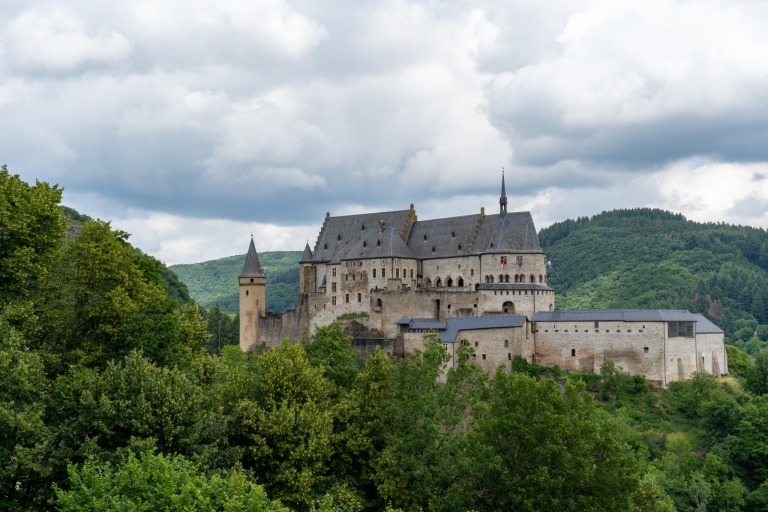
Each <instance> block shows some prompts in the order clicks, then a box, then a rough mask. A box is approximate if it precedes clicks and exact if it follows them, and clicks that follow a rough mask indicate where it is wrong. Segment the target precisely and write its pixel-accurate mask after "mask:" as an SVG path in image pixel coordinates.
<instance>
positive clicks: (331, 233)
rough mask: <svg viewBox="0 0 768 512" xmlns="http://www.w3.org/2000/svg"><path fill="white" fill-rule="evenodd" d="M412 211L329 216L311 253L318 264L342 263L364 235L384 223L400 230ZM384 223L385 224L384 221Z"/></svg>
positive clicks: (397, 230)
mask: <svg viewBox="0 0 768 512" xmlns="http://www.w3.org/2000/svg"><path fill="white" fill-rule="evenodd" d="M409 212H410V210H398V211H392V212H375V213H361V214H357V215H342V216H339V217H330V216H329V217H327V218H326V220H325V224H323V227H322V230H321V232H320V237H319V238H318V240H317V244H316V246H315V252H314V254H313V255H312V261H313V262H315V263H339V262H341V259H342V257H344V256H345V255H347V254H348V253H350V250H351V249H352V248H353V247H354V246H355V245H357V243H358V242H360V241H361V240H362V239H363V237H365V236H366V235H367V234H370V231H371V230H373V231H374V233H375V232H377V231H379V230H380V229H381V226H382V225H383V226H384V229H388V228H393V229H394V230H395V232H397V233H399V232H400V231H401V230H402V229H403V228H404V227H405V223H406V221H407V220H408V214H409ZM382 223H383V224H382Z"/></svg>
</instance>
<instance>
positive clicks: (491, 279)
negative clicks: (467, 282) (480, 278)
mask: <svg viewBox="0 0 768 512" xmlns="http://www.w3.org/2000/svg"><path fill="white" fill-rule="evenodd" d="M488 282H489V283H491V284H493V276H488Z"/></svg>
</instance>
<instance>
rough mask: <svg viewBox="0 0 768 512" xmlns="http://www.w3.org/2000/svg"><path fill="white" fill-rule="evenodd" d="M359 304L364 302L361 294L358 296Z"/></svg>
mask: <svg viewBox="0 0 768 512" xmlns="http://www.w3.org/2000/svg"><path fill="white" fill-rule="evenodd" d="M357 302H363V295H362V294H361V293H358V294H357Z"/></svg>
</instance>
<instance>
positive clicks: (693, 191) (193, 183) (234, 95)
mask: <svg viewBox="0 0 768 512" xmlns="http://www.w3.org/2000/svg"><path fill="white" fill-rule="evenodd" d="M766 11H768V5H765V4H764V3H762V2H758V1H757V0H744V1H742V2H739V3H737V4H729V3H723V2H720V1H716V0H703V1H701V2H673V1H670V0H649V1H648V2H643V3H641V4H636V3H634V4H633V3H619V2H606V1H603V0H590V1H587V2H574V1H570V0H558V1H555V2H551V3H549V4H548V5H547V9H542V8H541V6H539V5H536V4H532V3H530V2H525V1H522V0H511V1H510V0H507V1H504V2H502V1H500V0H462V1H460V2H448V3H445V2H443V3H434V2H424V1H420V0H384V1H376V2H373V1H370V0H363V1H360V2H354V3H349V2H336V1H330V2H323V3H318V2H306V1H303V0H301V1H296V2H288V1H287V0H265V1H263V2H250V1H247V0H234V1H231V2H214V1H212V0H191V1H185V2H181V1H180V0H169V1H167V2H156V1H152V0H137V1H132V2H128V1H125V0H116V1H114V2H110V3H108V4H103V5H102V4H94V3H93V2H86V1H84V0H67V1H66V2H65V3H64V4H62V3H61V2H58V1H55V0H31V1H21V0H7V2H4V3H3V6H2V7H0V27H3V28H0V116H2V118H3V121H4V122H3V123H0V154H2V155H3V158H4V162H3V163H7V164H8V165H9V167H10V168H11V170H13V171H14V172H21V173H22V174H23V175H24V176H25V178H27V179H29V180H30V181H33V180H34V179H36V178H39V179H42V180H46V181H50V182H55V183H60V184H61V185H62V186H64V187H65V189H66V191H67V192H66V194H65V198H66V199H67V200H69V198H73V201H74V200H75V199H76V200H77V201H80V199H79V198H84V197H88V198H90V200H88V201H82V202H79V203H78V204H79V205H81V206H83V207H84V208H85V211H84V213H90V214H92V215H95V214H97V213H96V212H98V215H103V216H105V217H107V218H120V219H121V222H123V221H124V222H126V223H130V221H131V217H132V216H135V217H136V218H138V219H142V221H141V223H140V224H139V223H135V224H129V225H130V226H133V227H135V228H136V229H128V231H135V232H136V233H135V235H134V237H135V238H134V239H135V240H138V239H139V237H140V236H141V235H140V234H139V233H138V230H139V229H145V228H146V229H148V230H150V231H151V232H154V233H156V235H153V236H155V238H152V237H148V238H147V240H146V243H147V244H149V246H151V247H155V248H157V250H158V251H162V254H173V255H174V256H172V257H169V258H171V259H175V258H182V259H183V258H184V257H189V258H192V259H196V256H195V254H196V251H198V248H199V247H202V246H205V247H216V246H222V247H223V246H225V245H226V243H225V242H223V241H222V240H223V237H224V236H225V232H227V231H228V230H231V231H230V232H228V235H229V234H232V235H233V234H234V233H235V231H236V230H237V229H243V228H244V229H246V231H248V230H249V228H248V226H250V225H251V223H256V224H258V225H263V226H274V229H275V230H281V229H282V230H283V231H284V232H286V233H293V235H295V234H296V233H298V231H295V230H294V227H295V226H305V225H307V224H308V223H312V222H315V221H317V220H321V219H322V217H323V216H324V214H325V212H326V211H330V212H332V213H333V214H340V213H351V212H357V211H371V210H391V209H403V208H407V207H408V205H409V204H410V203H415V205H416V208H417V211H418V212H419V216H420V218H434V217H439V216H450V215H456V214H466V213H473V212H476V211H478V210H479V208H480V207H481V206H485V207H486V209H487V210H488V211H496V210H495V209H496V208H497V207H498V206H497V205H498V202H497V201H498V195H497V194H498V186H499V178H500V173H499V171H500V170H501V168H502V167H504V168H505V169H506V170H507V174H506V176H507V185H508V190H509V191H510V195H511V199H512V200H513V201H514V204H516V205H517V207H516V208H515V209H518V210H519V209H524V208H531V209H532V211H533V212H534V217H535V219H536V222H537V224H540V225H546V224H547V223H550V222H554V221H557V220H562V219H563V218H566V217H568V216H578V215H592V214H594V213H597V212H599V211H602V210H605V209H610V208H617V207H634V206H648V205H650V206H661V207H668V208H669V209H675V210H678V211H682V212H683V213H684V214H686V215H689V216H691V217H692V218H697V219H698V218H701V219H706V220H720V219H722V220H726V219H731V218H742V219H743V220H742V222H750V223H755V225H768V221H767V220H766V218H765V216H760V215H759V211H757V207H759V205H760V204H762V203H761V201H763V200H764V194H763V190H762V188H764V187H762V183H763V182H762V181H760V176H765V175H768V172H767V171H766V169H765V164H764V162H766V161H768V155H766V151H768V150H766V148H768V121H766V118H765V116H764V115H763V112H764V111H765V109H766V104H768V87H767V86H768V84H767V83H766V81H767V79H766V77H767V76H768V51H766V50H768V34H766V33H765V31H764V30H763V27H762V24H761V20H763V19H765V17H766V14H768V12H766ZM746 173H749V174H746ZM718 174H719V176H718V177H717V178H716V177H715V176H716V175H718ZM701 176H707V177H708V179H709V180H715V181H714V182H716V183H719V187H715V188H717V189H719V190H720V191H722V190H727V191H728V193H727V194H725V193H722V194H721V197H717V196H714V195H713V194H714V193H715V190H714V189H713V187H712V186H711V183H712V182H711V181H707V180H702V179H701V178H700V177H701ZM736 182H738V183H739V185H738V186H735V185H732V183H736ZM740 187H742V188H740ZM745 190H746V191H749V193H745V192H744V191H745ZM739 193H740V194H741V195H740V196H739V195H738V194H739ZM749 194H754V199H750V198H749V197H748V196H749ZM739 201H741V202H742V203H743V204H742V203H739ZM750 201H751V202H750ZM73 206H74V205H73ZM89 208H93V211H91V212H89V211H88V209H89ZM110 212H113V213H111V214H110ZM128 212H131V213H128ZM164 216H167V217H164ZM717 216H720V217H717ZM168 218H172V219H181V220H179V223H176V224H174V223H169V221H168V220H167V219H168ZM186 219H195V220H193V221H192V220H190V221H189V222H187V221H186ZM208 220H210V221H211V222H219V223H227V224H226V226H228V227H226V228H221V227H219V228H211V229H207V228H205V229H204V228H203V226H205V225H206V224H205V222H207V221H208ZM137 222H138V221H137ZM155 222H156V223H158V225H161V226H165V225H168V226H175V227H173V229H171V228H168V230H166V231H163V232H162V233H161V232H160V231H156V230H155V229H154V228H153V227H152V226H153V223H155ZM211 225H214V224H211ZM216 225H217V226H223V225H224V224H216ZM174 230H175V231H174ZM201 233H203V234H201ZM265 233H267V235H265V236H270V237H271V238H270V240H283V241H285V243H286V244H293V247H295V248H298V249H300V248H301V247H302V246H303V240H298V239H295V238H292V239H291V240H293V242H288V241H287V240H288V238H285V237H282V236H277V235H275V234H274V233H273V232H265ZM293 235H291V236H293ZM161 236H167V237H168V240H175V242H173V243H174V244H175V245H174V246H173V247H175V248H174V249H171V245H165V246H162V247H164V248H161V245H162V244H160V242H159V240H160V237H161ZM233 236H234V235H233ZM302 236H304V235H302ZM312 236H314V235H312ZM216 237H218V238H216ZM235 238H237V237H235ZM142 240H143V238H142ZM200 240H206V241H205V242H201V241H200ZM168 243H169V244H170V243H171V242H168ZM227 243H228V242H227ZM185 251H186V254H187V255H188V256H182V254H183V253H185Z"/></svg>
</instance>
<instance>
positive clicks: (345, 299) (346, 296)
mask: <svg viewBox="0 0 768 512" xmlns="http://www.w3.org/2000/svg"><path fill="white" fill-rule="evenodd" d="M344 302H346V303H347V304H349V294H346V295H345V297H344Z"/></svg>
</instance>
